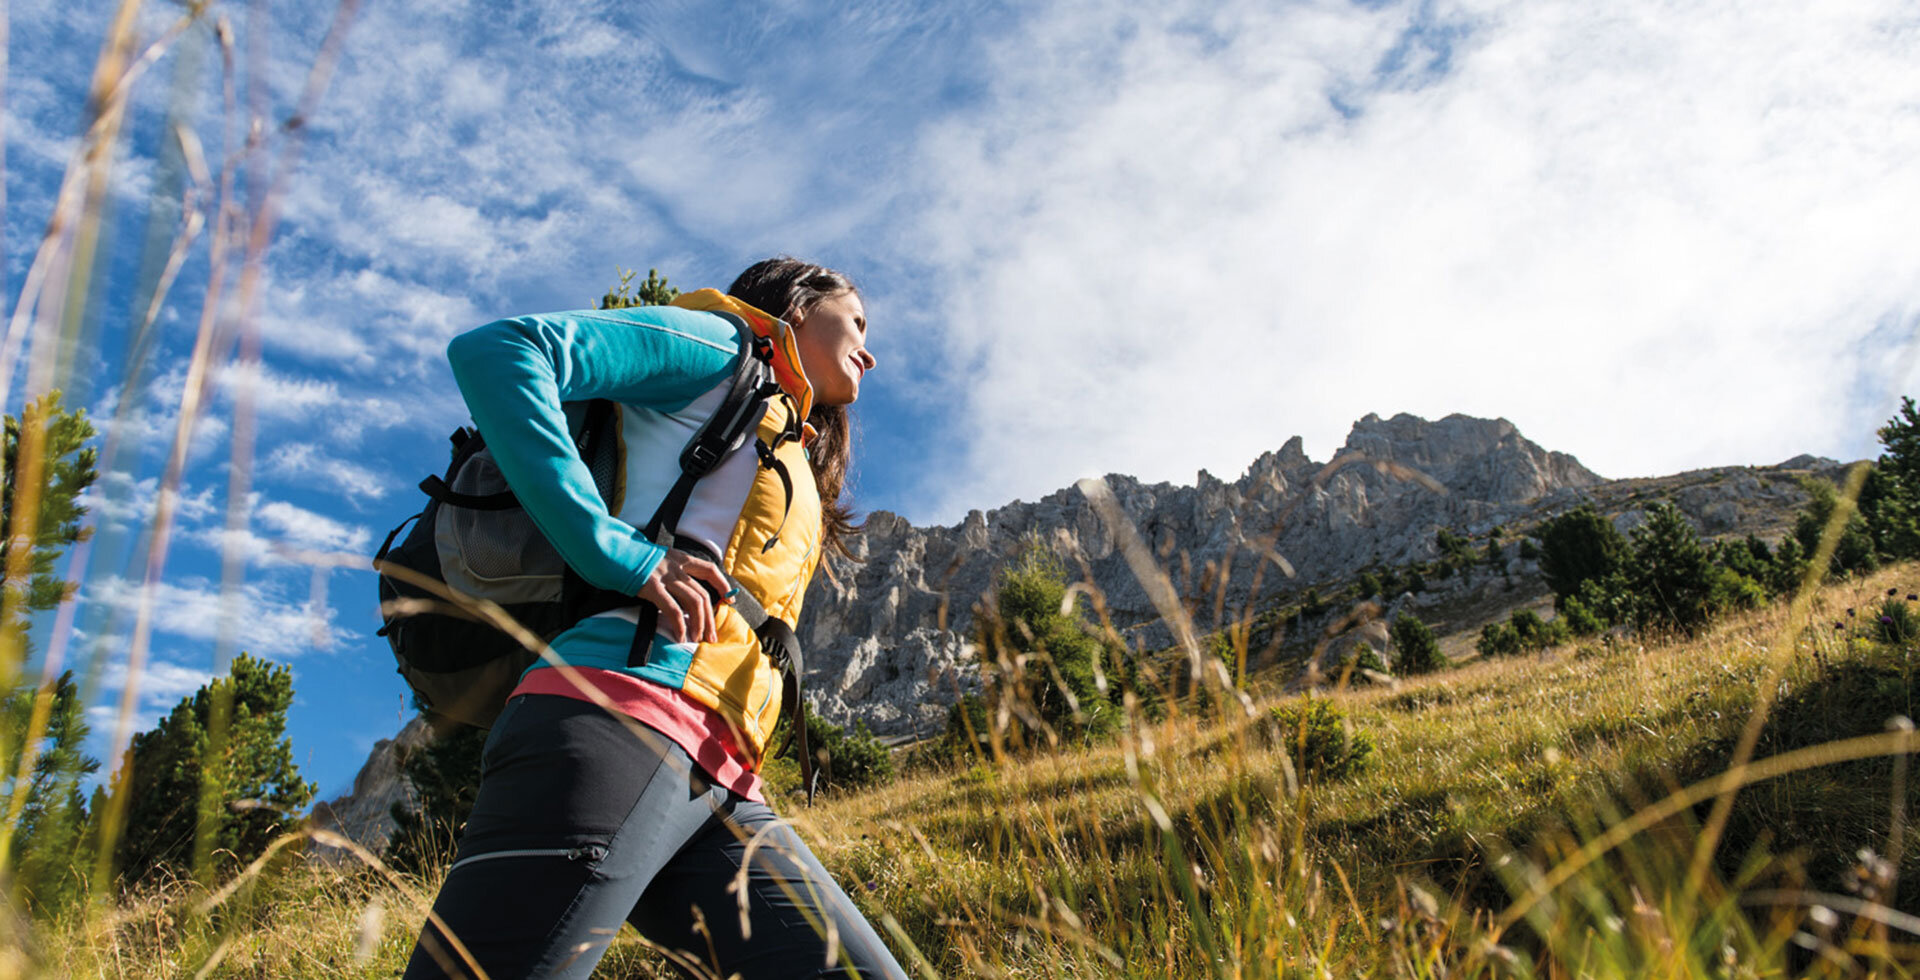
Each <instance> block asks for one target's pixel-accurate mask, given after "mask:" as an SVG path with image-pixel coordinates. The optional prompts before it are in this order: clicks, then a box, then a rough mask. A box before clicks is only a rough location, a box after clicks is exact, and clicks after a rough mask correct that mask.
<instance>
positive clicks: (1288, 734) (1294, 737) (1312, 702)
mask: <svg viewBox="0 0 1920 980" xmlns="http://www.w3.org/2000/svg"><path fill="white" fill-rule="evenodd" d="M1270 717H1271V718H1272V719H1273V725H1274V738H1275V744H1276V745H1278V746H1280V747H1281V748H1284V749H1285V750H1286V751H1287V754H1288V755H1289V756H1291V757H1292V759H1293V761H1294V765H1295V766H1297V767H1298V769H1299V771H1300V774H1301V775H1302V776H1303V777H1305V778H1307V779H1329V780H1331V779H1345V778H1347V777H1349V776H1357V775H1359V774H1360V773H1362V772H1365V771H1366V769H1367V767H1368V766H1369V765H1370V764H1371V763H1372V761H1373V739H1371V738H1369V737H1367V735H1366V733H1365V732H1361V731H1358V730H1357V729H1355V728H1354V726H1353V724H1352V722H1351V721H1349V720H1348V718H1347V715H1346V712H1344V711H1341V710H1340V709H1339V708H1336V707H1334V705H1333V702H1332V701H1330V700H1328V699H1326V698H1314V697H1308V698H1303V699H1301V700H1299V701H1295V702H1292V703H1289V704H1283V705H1280V706H1279V707H1277V708H1274V709H1272V712H1271V714H1270Z"/></svg>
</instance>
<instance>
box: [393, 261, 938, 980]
mask: <svg viewBox="0 0 1920 980" xmlns="http://www.w3.org/2000/svg"><path fill="white" fill-rule="evenodd" d="M762 311H764V312H762ZM769 314H770V315H769ZM776 318H778V319H777V320H776ZM779 321H784V322H779ZM742 324H754V325H756V326H757V331H756V332H754V333H749V332H747V331H745V330H743V329H742ZM789 328H790V329H789ZM866 328H867V323H866V314H865V309H864V306H863V304H862V302H861V298H860V294H859V292H858V291H857V290H856V289H855V288H854V286H853V283H852V282H851V281H850V280H849V279H848V278H847V277H846V276H844V275H842V274H841V273H838V272H835V271H833V270H830V269H826V268H823V267H821V266H817V265H812V264H809V263H805V262H801V261H799V260H796V259H791V258H776V259H769V260H767V261H764V262H760V263H758V264H756V265H754V266H752V267H751V268H749V269H747V270H746V271H745V272H742V273H741V274H740V276H739V278H737V279H736V280H734V283H733V285H732V286H731V287H729V288H728V290H727V293H726V294H724V295H723V294H720V293H718V292H716V291H714V290H701V291H699V292H697V293H693V294H689V295H684V296H681V297H680V298H679V299H677V300H675V301H674V304H673V305H672V306H647V307H635V308H631V309H620V310H596V311H581V312H572V313H557V314H551V315H545V316H527V317H518V318H515V319H509V320H501V321H498V322H496V323H492V324H489V325H487V326H484V327H481V328H479V329H477V330H473V331H471V332H469V333H466V334H464V335H462V336H459V337H456V338H455V339H454V340H453V342H452V343H451V344H450V345H449V346H448V349H447V351H448V359H449V360H450V361H451V363H452V367H453V372H454V377H455V379H456V380H457V381H458V382H459V386H460V392H461V394H462V396H464V397H465V399H466V403H467V407H468V409H469V410H470V412H471V413H472V416H473V420H474V423H475V427H476V428H477V429H478V432H479V434H480V435H481V436H482V437H483V438H484V440H485V443H486V446H487V448H488V450H489V451H491V452H492V454H493V457H494V461H495V462H496V463H497V465H498V467H499V471H500V473H501V474H502V475H503V476H504V477H505V478H506V482H507V484H508V485H509V486H510V488H511V491H512V495H513V496H514V497H516V498H518V503H519V506H521V507H523V508H524V509H525V512H526V514H527V516H529V517H531V518H532V519H533V521H534V523H535V524H537V525H538V527H539V529H540V531H541V532H543V533H544V536H545V538H546V539H547V540H549V541H551V543H552V545H553V546H554V548H555V549H556V550H558V552H559V553H560V555H561V556H562V557H564V558H565V560H566V563H567V565H568V566H569V567H570V568H571V569H572V570H573V571H574V572H575V573H577V574H578V575H579V576H580V577H581V578H582V579H584V580H585V581H586V582H588V583H590V584H591V585H592V586H595V587H597V588H599V589H602V590H606V591H607V592H608V593H609V594H612V595H614V596H615V597H616V598H619V597H627V598H626V599H625V601H626V602H627V603H634V598H632V597H637V598H638V599H639V600H644V602H643V603H639V604H627V605H621V606H619V607H617V608H611V609H606V610H605V611H602V612H599V613H597V614H594V615H592V616H590V617H588V618H586V619H583V620H581V621H580V622H579V623H578V624H576V625H574V626H572V627H571V628H569V629H566V630H565V631H563V632H561V633H560V634H559V635H558V636H556V637H554V638H553V640H552V641H551V646H552V649H553V652H554V655H555V656H556V657H557V658H558V659H559V660H561V661H563V662H564V663H565V664H566V665H567V666H566V667H555V666H551V665H549V664H547V663H545V662H536V663H534V665H533V667H532V669H530V670H528V671H527V672H526V673H525V674H524V675H522V676H521V678H520V680H519V682H518V686H517V687H514V688H513V690H512V694H511V696H510V698H509V699H508V701H507V702H506V706H505V708H504V709H503V710H501V712H500V714H499V716H498V718H497V719H496V720H494V721H493V724H492V730H491V733H490V734H489V736H488V738H487V742H486V748H485V750H484V755H483V757H482V774H481V779H480V789H479V795H478V798H477V799H476V800H475V803H474V807H473V812H472V815H471V816H470V817H469V818H468V820H467V823H466V827H465V830H464V831H463V832H462V835H461V838H460V846H459V852H458V854H457V856H456V859H455V861H454V863H453V865H452V867H451V868H450V869H449V871H448V873H447V877H446V880H445V882H444V884H442V886H441V890H440V894H439V896H438V898H437V899H436V900H435V902H434V906H433V916H432V917H431V918H430V919H429V920H428V923H427V924H426V925H425V926H424V927H423V929H422V932H421V937H420V940H419V943H418V945H416V946H415V948H414V952H413V957H412V960H411V961H410V963H409V964H408V967H407V972H406V976H407V977H408V978H423V977H442V976H455V977H459V976H473V975H476V973H477V972H479V971H476V970H475V967H476V966H477V967H478V968H479V970H480V971H484V972H485V975H487V976H489V977H493V978H520V977H543V978H544V977H586V976H588V975H589V974H591V973H592V972H593V968H594V966H595V965H596V964H597V963H598V962H599V960H600V957H601V955H602V954H603V953H604V951H605V950H606V948H607V945H608V944H609V943H610V942H611V941H612V940H613V938H614V936H615V934H616V933H617V932H618V930H619V927H620V924H621V923H622V922H623V921H624V922H631V923H633V925H634V926H635V927H636V928H637V929H638V930H639V931H640V934H641V935H642V936H645V937H646V938H647V939H648V940H649V941H650V942H651V943H652V944H654V945H655V946H657V947H659V948H661V949H663V950H665V951H666V953H667V955H668V957H669V958H670V959H671V960H672V961H673V962H674V963H675V964H676V966H678V967H679V968H680V969H681V970H682V971H683V972H685V973H688V974H689V975H693V976H715V977H726V976H730V975H736V974H737V975H739V976H741V977H744V978H746V980H756V978H774V977H778V978H786V977H886V978H895V977H899V978H904V977H905V976H906V974H905V972H904V971H903V970H902V969H901V968H900V966H899V964H898V963H897V962H896V961H895V960H894V958H893V956H892V955H891V954H890V953H889V952H888V951H887V949H886V947H885V946H884V945H883V944H882V943H881V941H880V938H879V936H878V935H877V934H876V933H875V931H874V929H873V927H872V926H871V925H870V924H869V923H868V922H867V921H866V920H865V919H864V918H863V917H862V916H861V915H860V913H859V911H858V910H857V909H855V907H854V905H853V903H852V902H851V901H850V900H849V899H848V898H847V896H846V893H845V892H843V891H842V890H841V888H840V887H839V886H838V885H837V884H835V883H834V881H833V880H832V878H831V877H829V876H828V874H827V872H826V871H825V870H824V869H823V868H822V867H821V865H820V862H819V861H818V860H816V859H815V858H814V856H813V854H812V852H811V851H809V850H808V849H807V846H806V845H805V844H804V843H802V842H801V840H800V838H799V837H798V836H797V835H796V834H795V833H794V832H793V830H792V829H791V828H790V827H789V826H788V825H787V824H786V823H785V822H783V821H782V820H780V819H779V817H778V816H777V815H776V814H775V813H774V811H773V810H772V809H771V808H770V807H769V806H768V804H767V801H766V798H765V795H766V794H765V788H764V786H763V784H762V782H761V777H760V763H761V762H762V760H763V759H764V758H765V757H766V756H768V755H771V754H772V753H773V752H774V750H775V746H773V745H772V744H770V739H771V736H772V733H773V729H774V726H775V723H776V721H777V720H778V718H779V716H780V714H781V709H782V700H783V699H782V697H781V690H782V689H783V688H789V689H790V688H791V681H790V680H789V679H783V678H782V676H781V674H780V672H779V670H778V669H777V667H776V665H775V664H774V663H773V661H774V660H775V659H777V658H776V657H775V656H773V654H774V653H775V652H777V651H770V650H768V649H766V647H768V646H775V647H777V646H778V644H776V643H769V642H767V637H769V636H771V635H775V634H773V633H769V632H768V631H767V630H764V629H763V630H759V631H757V633H756V629H755V627H753V626H751V625H750V624H749V622H748V620H749V619H750V618H753V617H751V616H749V615H747V614H744V613H743V612H742V610H743V609H745V608H748V607H753V606H756V605H757V606H758V607H760V608H764V610H765V612H764V614H762V615H761V616H760V617H758V618H760V619H762V620H765V622H766V623H767V625H768V626H770V627H778V629H779V631H783V632H780V633H779V635H783V636H786V637H791V635H792V634H791V627H792V626H793V624H794V621H795V620H796V619H797V617H798V614H799V609H800V603H801V599H802V597H803V595H804V593H805V591H806V586H807V582H808V580H809V579H810V578H811V577H812V574H813V571H814V569H815V567H816V566H817V565H818V563H819V561H820V559H821V556H822V555H823V554H824V552H825V551H826V550H827V549H830V548H840V549H844V543H843V542H844V538H845V537H846V536H847V535H848V534H849V533H851V532H852V531H854V530H855V529H856V528H855V525H854V524H853V522H852V520H851V514H850V511H849V509H848V507H847V506H846V505H845V504H844V503H842V502H841V500H840V496H841V490H842V488H843V486H844V484H845V481H846V475H847V468H848V463H849V459H850V446H849V432H848V423H849V419H848V414H847V406H848V405H851V404H852V403H853V401H854V399H855V398H857V397H859V394H860V382H861V378H862V376H863V375H865V373H866V372H867V371H868V370H871V369H872V368H873V366H874V358H873V355H872V354H870V353H869V352H868V351H867V349H866ZM756 337H760V338H761V339H755V338H756ZM748 357H760V358H762V359H763V360H764V361H765V362H766V364H767V365H768V367H770V368H771V372H770V376H771V378H772V379H774V380H777V390H776V388H775V386H774V382H773V381H766V382H765V383H764V384H765V387H763V388H762V389H759V392H758V393H759V394H761V395H762V396H763V397H757V398H755V399H754V402H753V404H752V405H751V406H750V407H751V408H752V409H753V414H752V418H750V419H748V421H749V422H751V421H753V419H757V420H758V421H757V423H754V426H753V428H752V429H751V430H750V431H746V433H745V437H744V439H743V440H742V441H741V442H740V443H739V444H738V445H736V446H734V447H732V448H731V449H730V450H729V451H727V452H725V453H724V454H723V455H722V454H716V455H720V458H719V459H718V462H717V464H716V465H714V466H712V467H711V470H710V472H707V473H706V474H705V475H704V476H700V477H699V478H698V479H691V478H687V479H683V478H682V477H683V470H682V460H681V457H682V456H683V450H685V448H686V447H688V445H689V437H690V436H691V435H693V434H694V433H695V431H696V430H697V429H700V428H701V426H702V423H703V422H705V421H707V419H708V418H709V417H711V416H715V415H717V414H718V413H719V410H720V409H722V408H725V407H727V406H728V405H732V404H735V403H736V402H737V399H736V398H735V397H733V396H730V394H729V384H730V379H733V378H736V377H738V376H739V373H740V371H739V369H740V368H741V366H742V365H743V364H745V363H746V362H744V361H742V360H741V359H743V358H748ZM735 387H736V388H737V385H736V386H735ZM589 399H607V400H610V401H611V402H612V403H613V404H614V405H615V406H616V407H617V410H618V416H619V417H618V420H617V421H618V426H617V428H615V429H613V430H612V431H615V432H617V433H618V438H619V439H620V441H621V442H622V444H623V447H624V450H625V452H624V460H623V463H622V468H621V472H620V474H619V475H620V477H621V479H620V480H619V481H617V482H618V483H619V485H620V489H619V492H617V493H615V494H614V495H613V504H612V505H611V506H609V504H608V502H607V500H606V499H603V495H602V493H601V492H599V491H597V490H596V483H595V477H594V474H593V473H591V472H590V471H589V468H588V466H587V464H586V463H585V462H583V460H582V457H581V451H580V449H579V448H578V447H577V445H576V441H575V435H574V433H575V432H576V431H577V430H578V427H579V426H578V424H577V422H574V423H572V424H571V425H570V416H569V411H570V408H569V407H568V406H573V408H572V409H571V411H572V412H573V415H574V417H575V418H577V416H578V408H577V405H576V404H575V403H579V402H583V401H586V400H589ZM762 406H764V409H763V408H762ZM762 411H764V414H761V412H762ZM675 508H677V509H678V513H677V514H669V516H667V517H665V518H662V516H661V515H662V514H663V513H666V512H669V511H672V510H674V509H675ZM650 515H651V519H650ZM663 520H664V527H665V528H666V529H667V530H666V533H665V534H662V533H661V527H660V526H654V527H653V528H652V530H653V532H654V534H653V535H652V537H655V538H659V539H661V540H666V541H670V542H671V544H672V546H671V547H663V546H662V545H661V544H659V543H656V540H650V535H649V534H648V525H649V524H652V525H660V524H661V523H662V521H663ZM649 625H650V626H651V628H650V629H649V628H648V627H649ZM795 650H796V653H797V647H796V648H795ZM789 703H790V704H791V703H794V702H793V701H792V700H791V699H789ZM607 706H610V708H609V707H607ZM810 772H811V769H810V767H808V773H809V775H810ZM736 879H742V880H743V885H744V891H742V890H741V888H740V887H739V886H736V884H735V882H736ZM448 933H451V934H452V939H451V940H450V939H449V937H448V935H447V934H448Z"/></svg>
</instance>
